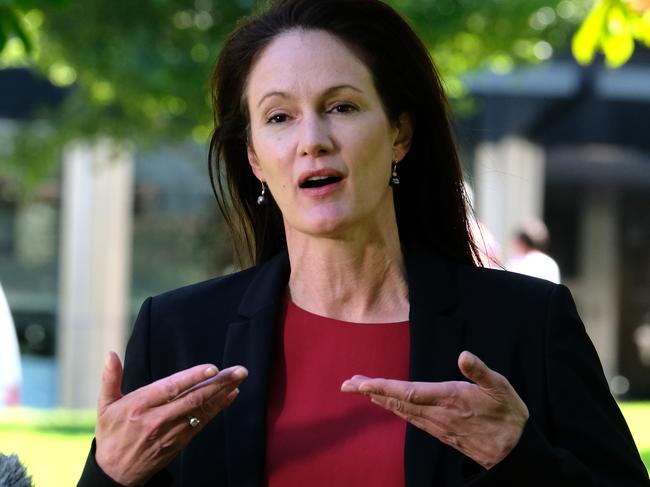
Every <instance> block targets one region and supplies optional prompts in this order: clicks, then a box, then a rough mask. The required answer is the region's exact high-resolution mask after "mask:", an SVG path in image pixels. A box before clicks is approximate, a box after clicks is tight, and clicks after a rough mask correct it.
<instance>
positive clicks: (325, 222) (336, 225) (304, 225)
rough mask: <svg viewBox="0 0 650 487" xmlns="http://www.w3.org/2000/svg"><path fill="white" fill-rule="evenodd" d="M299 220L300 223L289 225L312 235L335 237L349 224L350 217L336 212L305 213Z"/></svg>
mask: <svg viewBox="0 0 650 487" xmlns="http://www.w3.org/2000/svg"><path fill="white" fill-rule="evenodd" d="M301 220H302V221H301V222H300V224H298V225H295V226H294V225H290V226H293V228H295V229H296V230H298V231H299V232H301V233H304V234H307V235H310V236H313V237H336V236H339V235H341V234H342V233H343V232H345V230H346V229H348V228H350V226H351V219H350V218H349V217H346V215H342V214H340V213H338V212H335V213H329V212H328V214H323V213H319V214H318V215H313V214H312V215H306V216H305V217H304V218H302V219H301Z"/></svg>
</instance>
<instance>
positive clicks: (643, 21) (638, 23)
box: [632, 10, 650, 47]
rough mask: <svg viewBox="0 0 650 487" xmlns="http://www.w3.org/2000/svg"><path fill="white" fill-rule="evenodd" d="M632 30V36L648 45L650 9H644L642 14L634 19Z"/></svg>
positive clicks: (649, 44) (649, 40) (649, 42)
mask: <svg viewBox="0 0 650 487" xmlns="http://www.w3.org/2000/svg"><path fill="white" fill-rule="evenodd" d="M632 32H633V33H634V37H636V38H637V39H638V40H639V41H641V42H643V43H644V44H645V45H646V46H648V47H650V10H646V11H645V12H644V13H643V15H640V16H639V17H638V18H637V19H635V20H634V23H633V25H632Z"/></svg>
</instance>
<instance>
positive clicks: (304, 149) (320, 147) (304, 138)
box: [297, 113, 334, 157]
mask: <svg viewBox="0 0 650 487" xmlns="http://www.w3.org/2000/svg"><path fill="white" fill-rule="evenodd" d="M333 148H334V143H333V141H332V136H331V133H330V127H329V125H328V123H327V120H325V119H324V117H322V116H321V115H320V114H318V113H309V114H306V115H305V116H304V117H303V120H302V124H301V130H300V140H299V142H298V147H297V149H298V155H300V156H311V157H318V156H322V155H324V154H327V153H329V152H331V151H332V149H333Z"/></svg>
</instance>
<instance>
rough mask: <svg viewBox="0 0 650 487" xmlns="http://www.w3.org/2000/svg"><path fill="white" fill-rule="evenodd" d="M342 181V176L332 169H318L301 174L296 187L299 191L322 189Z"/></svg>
mask: <svg viewBox="0 0 650 487" xmlns="http://www.w3.org/2000/svg"><path fill="white" fill-rule="evenodd" d="M342 179H343V175H342V174H341V173H340V172H338V171H336V170H334V169H319V170H317V171H309V172H307V173H304V174H302V175H301V177H300V180H299V184H298V185H299V186H300V188H301V189H311V188H323V187H325V186H329V185H332V184H336V183H338V182H339V181H341V180H342Z"/></svg>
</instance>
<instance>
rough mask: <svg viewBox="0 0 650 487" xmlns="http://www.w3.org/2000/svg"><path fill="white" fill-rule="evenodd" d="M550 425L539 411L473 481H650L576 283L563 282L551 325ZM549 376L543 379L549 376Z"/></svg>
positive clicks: (614, 484) (625, 486) (620, 486)
mask: <svg viewBox="0 0 650 487" xmlns="http://www.w3.org/2000/svg"><path fill="white" fill-rule="evenodd" d="M545 361H546V364H545V371H546V395H547V402H548V411H549V412H550V417H549V426H548V427H547V428H546V429H545V431H544V432H542V431H541V428H539V427H538V426H537V424H536V423H535V417H534V415H533V413H532V412H531V417H530V418H529V420H528V422H527V424H526V426H525V428H524V431H523V434H522V436H521V438H520V440H519V442H518V444H517V446H516V447H515V448H514V449H513V450H512V451H511V452H510V454H509V455H508V456H507V457H506V458H505V459H504V460H503V461H502V462H500V463H499V464H497V465H495V466H494V467H493V468H492V469H490V470H488V471H484V472H483V473H481V474H479V475H477V476H476V477H474V478H473V479H471V480H470V481H469V482H467V485H471V486H474V487H479V486H481V487H485V486H491V485H495V486H496V485H513V484H512V482H513V480H515V479H519V480H520V481H521V482H523V483H519V482H516V483H518V484H519V485H524V484H525V485H529V486H533V485H536V486H537V485H539V486H547V485H553V486H554V487H558V486H577V485H580V486H584V487H587V486H601V487H602V486H611V487H637V486H638V487H640V486H644V487H648V486H649V485H650V483H649V482H648V473H647V470H646V468H645V466H644V465H643V462H642V461H641V458H640V457H639V453H638V451H637V448H636V446H635V444H634V440H633V439H632V435H631V434H630V431H629V429H628V427H627V424H626V422H625V419H624V418H623V415H622V414H621V412H620V410H619V408H618V406H617V404H616V402H615V401H614V398H613V397H612V396H611V394H610V392H609V387H608V385H607V381H606V379H605V376H604V374H603V370H602V367H601V365H600V361H599V359H598V355H597V353H596V350H595V349H594V347H593V344H592V343H591V341H590V339H589V337H588V336H587V333H586V331H585V328H584V325H583V324H582V322H581V320H580V317H579V316H578V313H577V311H576V307H575V304H574V302H573V299H572V297H571V293H570V292H569V290H568V289H567V288H566V287H565V286H562V285H558V286H556V287H555V288H554V289H553V291H552V293H551V297H550V300H549V306H548V315H547V320H546V330H545ZM542 380H543V379H542Z"/></svg>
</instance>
